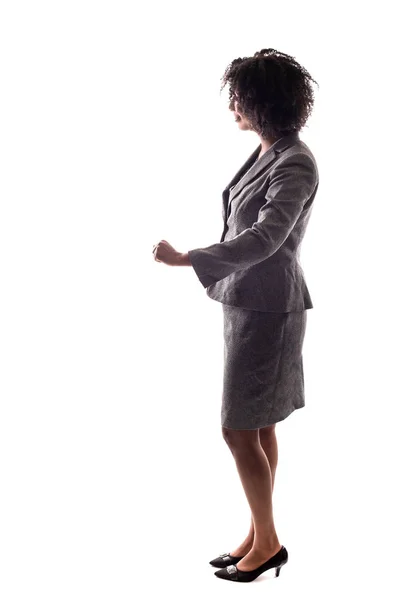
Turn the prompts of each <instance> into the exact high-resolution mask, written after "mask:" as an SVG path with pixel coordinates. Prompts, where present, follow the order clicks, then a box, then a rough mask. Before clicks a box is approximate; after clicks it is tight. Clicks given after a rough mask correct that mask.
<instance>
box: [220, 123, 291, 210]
mask: <svg viewBox="0 0 400 600" xmlns="http://www.w3.org/2000/svg"><path fill="white" fill-rule="evenodd" d="M299 140H300V138H299V133H298V132H297V131H294V132H292V133H289V134H286V135H284V136H282V137H281V138H279V140H277V141H276V142H274V143H273V144H272V146H270V147H269V148H268V150H267V151H266V152H264V154H263V155H262V156H261V158H259V159H258V160H257V156H258V155H259V154H260V151H261V144H259V145H258V146H257V148H256V149H255V150H254V152H252V153H251V155H250V156H249V158H248V159H247V160H246V162H245V163H244V165H243V166H242V167H241V168H240V169H239V171H238V172H237V173H236V175H235V176H234V178H233V179H232V180H231V181H230V182H229V183H228V185H227V186H226V188H225V189H224V191H223V199H224V206H225V207H227V205H228V197H229V192H230V190H231V189H232V188H234V189H232V192H231V193H230V199H231V200H232V198H234V197H236V196H237V195H238V194H239V193H240V192H241V191H242V189H243V188H244V186H245V185H247V184H248V183H250V181H252V180H253V179H254V178H255V177H256V176H257V175H258V174H259V173H260V171H262V170H263V169H264V168H265V167H266V166H267V165H269V163H271V162H272V161H273V160H275V158H276V156H277V155H278V154H280V153H281V152H283V151H284V150H286V148H289V146H293V144H295V143H297V142H298V141H299ZM250 165H252V166H250ZM246 171H247V172H246ZM242 175H244V176H243V177H242ZM225 210H226V209H225Z"/></svg>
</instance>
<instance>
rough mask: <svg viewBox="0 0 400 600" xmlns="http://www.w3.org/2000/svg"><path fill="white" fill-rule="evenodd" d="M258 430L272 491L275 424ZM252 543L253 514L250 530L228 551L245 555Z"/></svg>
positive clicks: (275, 461) (275, 464) (235, 554)
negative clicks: (237, 544)
mask: <svg viewBox="0 0 400 600" xmlns="http://www.w3.org/2000/svg"><path fill="white" fill-rule="evenodd" d="M258 432H259V440H260V445H261V447H262V449H263V450H264V453H265V455H266V457H267V458H268V462H269V466H270V470H271V478H272V491H273V490H274V483H275V473H276V467H277V464H278V442H277V439H276V433H275V425H270V426H269V427H263V428H262V429H259V430H258ZM253 543H254V522H253V515H251V519H250V530H249V533H248V534H247V537H246V538H245V539H244V541H243V542H242V543H241V544H240V545H239V546H238V547H237V548H235V550H233V551H232V552H230V554H231V555H232V556H245V555H246V554H247V553H248V552H249V551H250V550H251V548H252V546H253Z"/></svg>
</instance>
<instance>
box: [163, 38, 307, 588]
mask: <svg viewBox="0 0 400 600" xmlns="http://www.w3.org/2000/svg"><path fill="white" fill-rule="evenodd" d="M222 79H223V85H222V88H223V87H224V86H225V85H226V83H229V108H230V110H232V111H234V115H235V120H236V121H237V123H238V126H239V128H240V129H242V130H251V131H255V132H256V133H257V135H258V136H259V138H260V142H261V143H260V145H259V146H258V147H257V148H256V150H255V151H254V152H253V153H252V154H251V156H250V157H249V158H248V159H247V161H246V162H245V163H244V165H243V166H242V167H241V169H240V170H239V171H238V173H237V174H236V175H235V177H234V178H233V180H232V181H231V182H230V184H229V185H228V186H227V187H226V188H225V190H224V192H223V217H224V231H223V234H222V237H221V241H220V243H217V244H212V245H211V246H208V247H207V248H197V249H194V250H189V252H187V253H179V252H177V251H176V250H175V249H174V248H173V247H172V246H171V245H170V244H168V242H166V241H165V240H162V241H161V242H160V243H159V244H157V245H156V246H154V247H153V253H154V258H155V260H156V261H158V262H164V263H166V264H169V265H188V266H192V267H193V268H194V270H195V273H196V275H197V276H198V278H199V280H200V282H201V283H202V285H203V286H204V287H205V288H207V295H208V296H209V297H210V298H212V299H214V300H217V301H218V302H221V303H222V309H223V318H224V343H225V346H224V382H223V395H222V406H221V424H222V433H223V437H224V439H225V440H226V442H227V444H228V446H229V448H230V450H231V452H232V455H233V457H234V459H235V462H236V466H237V469H238V472H239V476H240V478H241V482H242V485H243V489H244V491H245V494H246V497H247V500H248V502H249V505H250V509H251V513H252V518H251V525H250V531H249V533H248V535H247V537H246V538H245V539H244V540H243V542H242V543H241V544H239V546H237V547H236V548H235V549H234V550H232V552H230V553H225V554H221V555H220V556H219V557H218V558H216V559H214V560H212V561H210V564H211V565H213V566H216V567H221V569H220V570H218V571H216V572H215V575H217V576H218V577H220V578H223V579H228V580H231V581H252V580H254V579H255V578H256V577H258V576H259V575H260V574H261V573H262V572H264V571H266V570H267V569H270V568H275V569H276V575H279V571H280V568H281V566H282V565H284V564H285V563H286V562H287V560H288V553H287V550H286V548H285V547H284V546H282V545H281V544H280V542H279V540H278V536H277V533H276V531H275V526H274V521H273V510H272V490H273V485H274V478H275V472H276V466H277V456H278V449H277V441H276V436H275V425H276V423H277V422H279V421H282V420H284V419H285V418H287V417H288V416H289V414H291V413H292V412H293V411H294V410H296V409H299V408H302V407H303V406H304V378H303V362H302V345H303V340H304V335H305V328H306V311H307V310H308V309H310V308H313V304H312V302H311V297H310V294H309V291H308V288H307V285H306V282H305V278H304V273H303V271H302V268H301V265H300V262H299V255H300V245H301V241H302V239H303V237H304V234H305V230H306V227H307V224H308V220H309V218H310V214H311V208H312V206H313V202H314V198H315V195H316V192H317V189H318V184H319V176H318V169H317V165H316V162H315V158H314V156H313V154H312V152H311V150H310V149H309V148H308V146H307V145H306V144H305V143H304V142H303V141H301V140H300V139H299V136H298V133H299V131H300V130H301V128H302V127H303V126H304V125H305V123H306V121H307V119H308V117H309V116H310V114H311V111H312V107H313V104H314V96H313V90H312V87H311V81H314V80H313V79H312V77H311V76H310V75H309V73H308V72H307V71H306V70H305V69H304V68H303V67H301V66H300V65H299V64H298V63H297V62H296V61H295V60H294V58H293V57H291V56H288V55H287V54H284V53H282V52H278V51H276V50H273V49H271V48H270V49H264V50H261V51H260V52H256V53H255V54H254V56H253V57H249V58H248V57H245V58H238V59H235V60H234V61H233V62H232V63H231V64H230V65H229V66H228V68H227V69H226V71H225V74H224V76H223V78H222ZM314 83H316V82H315V81H314ZM317 85H318V84H317ZM222 88H221V89H222Z"/></svg>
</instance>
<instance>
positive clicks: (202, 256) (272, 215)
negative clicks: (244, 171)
mask: <svg viewBox="0 0 400 600" xmlns="http://www.w3.org/2000/svg"><path fill="white" fill-rule="evenodd" d="M316 184H317V172H316V167H315V165H314V163H313V161H312V159H311V158H310V157H309V156H307V155H306V154H295V155H293V156H289V157H287V158H285V159H284V160H282V162H281V163H280V164H279V165H277V166H276V167H275V169H274V171H273V173H272V174H271V182H270V185H269V187H268V190H267V193H266V196H265V199H266V202H265V204H264V205H263V206H262V207H261V208H260V210H259V213H258V220H257V221H256V223H254V224H253V226H252V227H249V228H248V229H245V230H244V231H242V232H241V233H239V235H237V236H236V237H235V238H233V239H232V240H228V241H225V242H220V243H218V244H212V245H211V246H208V247H206V248H196V249H194V250H189V252H188V255H189V258H190V262H191V263H192V266H193V268H194V270H195V273H196V275H197V277H198V278H199V280H200V282H201V283H202V285H203V286H204V287H208V286H209V285H211V284H213V283H216V282H217V281H219V280H220V279H224V277H227V276H228V275H230V274H231V273H233V272H234V271H239V270H240V269H244V268H246V267H250V266H251V265H255V264H257V263H259V262H261V261H263V260H265V259H266V258H269V257H270V256H272V254H274V252H276V251H277V250H278V249H279V248H280V246H281V245H282V244H283V243H284V241H285V240H286V238H287V237H288V236H289V234H290V232H291V231H292V229H293V227H294V226H295V224H296V221H297V220H298V218H299V216H300V214H301V212H302V210H303V207H304V205H305V203H306V202H307V200H308V199H309V198H310V197H311V196H312V194H313V192H314V190H315V187H316Z"/></svg>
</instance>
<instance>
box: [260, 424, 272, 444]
mask: <svg viewBox="0 0 400 600" xmlns="http://www.w3.org/2000/svg"><path fill="white" fill-rule="evenodd" d="M275 425H276V423H274V424H273V425H268V426H267V427H261V428H260V429H259V432H260V433H259V435H260V440H263V439H268V438H270V437H271V436H273V435H275Z"/></svg>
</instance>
